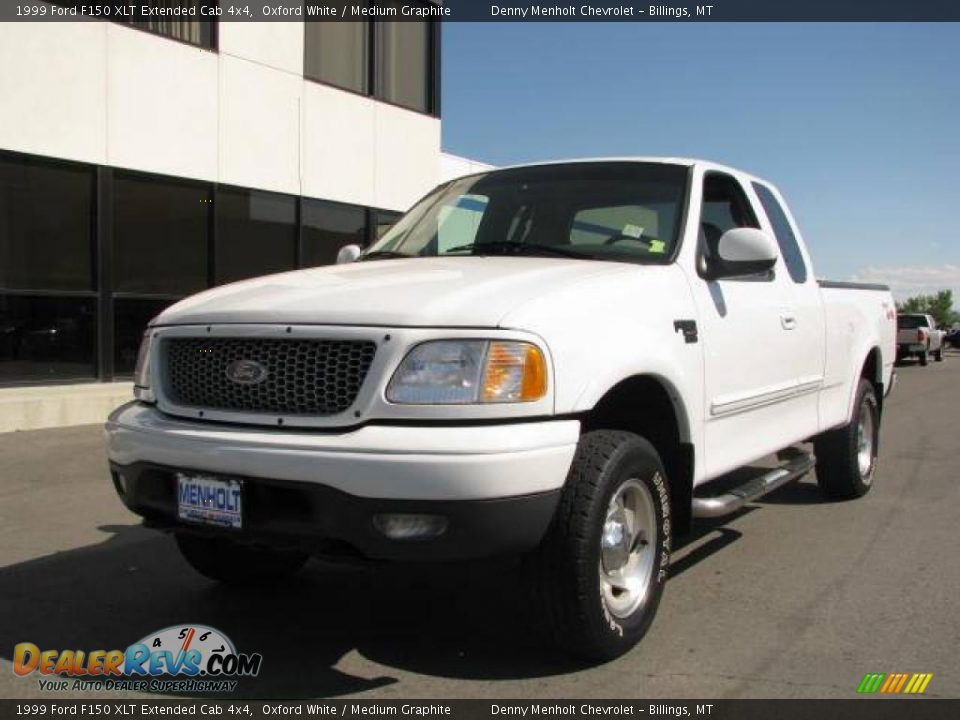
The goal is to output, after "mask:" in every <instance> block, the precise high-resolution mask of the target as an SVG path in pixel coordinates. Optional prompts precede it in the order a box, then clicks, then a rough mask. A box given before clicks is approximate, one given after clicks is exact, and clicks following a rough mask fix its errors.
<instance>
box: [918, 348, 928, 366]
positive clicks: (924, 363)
mask: <svg viewBox="0 0 960 720" xmlns="http://www.w3.org/2000/svg"><path fill="white" fill-rule="evenodd" d="M928 355H929V354H928V353H927V351H926V350H924V351H922V352H920V353H918V354H917V357H918V358H920V365H922V366H923V367H926V366H927V361H928Z"/></svg>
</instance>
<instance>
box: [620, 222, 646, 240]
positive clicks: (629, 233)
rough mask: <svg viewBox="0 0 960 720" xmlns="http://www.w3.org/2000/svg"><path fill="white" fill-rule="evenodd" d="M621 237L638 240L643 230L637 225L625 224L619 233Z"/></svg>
mask: <svg viewBox="0 0 960 720" xmlns="http://www.w3.org/2000/svg"><path fill="white" fill-rule="evenodd" d="M621 235H623V236H624V237H628V238H637V239H639V238H640V236H641V235H643V228H642V227H640V226H639V225H632V224H631V223H627V224H626V225H624V226H623V232H622V233H621Z"/></svg>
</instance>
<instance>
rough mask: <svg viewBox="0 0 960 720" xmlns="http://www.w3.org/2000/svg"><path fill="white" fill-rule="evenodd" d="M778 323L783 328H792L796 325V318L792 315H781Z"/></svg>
mask: <svg viewBox="0 0 960 720" xmlns="http://www.w3.org/2000/svg"><path fill="white" fill-rule="evenodd" d="M780 325H782V326H783V329H784V330H793V329H794V328H795V327H796V326H797V318H796V317H795V316H794V315H781V316H780Z"/></svg>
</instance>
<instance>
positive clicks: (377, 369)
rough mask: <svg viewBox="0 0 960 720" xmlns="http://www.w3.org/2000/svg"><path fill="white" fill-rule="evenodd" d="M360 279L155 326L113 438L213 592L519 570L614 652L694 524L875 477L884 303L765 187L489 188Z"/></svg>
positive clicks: (669, 176) (409, 232) (468, 180)
mask: <svg viewBox="0 0 960 720" xmlns="http://www.w3.org/2000/svg"><path fill="white" fill-rule="evenodd" d="M340 260H342V261H343V262H341V263H340V264H338V265H335V266H331V267H321V268H313V269H308V270H300V271H296V272H289V273H284V274H279V275H272V276H268V277H262V278H258V279H253V280H248V281H243V282H238V283H234V284H231V285H226V286H224V287H219V288H215V289H212V290H209V291H206V292H203V293H200V294H199V295H196V296H194V297H190V298H188V299H186V300H183V301H181V302H179V303H177V304H176V305H174V306H172V307H171V308H169V309H168V310H166V311H165V312H163V313H162V314H161V315H160V316H159V317H157V318H156V319H155V320H153V321H152V322H151V324H150V326H149V328H148V329H147V331H146V334H145V335H144V339H143V345H142V348H141V352H140V359H139V363H138V369H137V372H136V379H135V395H136V400H135V401H133V402H131V403H129V404H127V405H125V406H123V407H121V408H119V409H117V410H116V411H115V412H114V413H113V414H112V415H111V416H110V418H109V421H108V422H107V425H106V433H107V438H108V444H109V458H110V465H111V471H112V477H113V482H114V485H115V487H116V491H117V493H118V494H119V496H120V498H121V499H122V500H123V502H124V503H125V504H126V505H127V507H129V508H130V509H131V510H132V511H134V512H135V513H138V514H139V515H141V516H143V518H145V521H146V523H147V524H148V525H149V526H152V527H157V528H163V529H167V530H171V531H172V532H173V534H174V535H175V537H176V541H177V543H178V544H179V548H180V550H181V551H182V553H183V555H184V556H185V558H186V560H187V561H188V562H189V563H190V564H191V565H192V566H193V567H194V568H195V569H196V570H198V571H199V572H201V573H203V574H204V575H206V576H209V577H211V578H215V579H217V580H220V581H224V582H228V583H248V582H263V581H270V580H275V579H278V578H281V577H283V576H285V575H289V574H290V573H293V572H295V571H296V570H297V569H299V568H300V566H301V565H302V564H303V563H304V561H305V560H306V558H307V557H308V556H309V555H311V554H314V555H320V556H330V557H338V558H348V559H351V558H352V559H357V560H359V561H366V560H373V561H398V562H403V561H406V562H416V561H439V560H463V559H470V558H481V557H487V556H494V555H507V554H517V555H519V556H520V557H522V558H523V563H524V565H525V567H526V577H527V578H528V580H529V590H530V593H531V597H532V598H534V600H535V604H534V606H533V607H535V608H536V613H535V614H536V616H537V617H538V619H539V621H541V623H542V624H543V626H544V627H545V628H546V630H547V631H548V634H549V636H550V637H552V638H554V639H555V640H556V642H557V643H559V644H560V645H561V646H563V647H565V648H567V649H569V650H571V651H573V652H575V653H579V654H581V655H584V656H587V657H591V658H595V659H601V660H603V659H609V658H612V657H615V656H617V655H619V654H621V653H623V652H625V651H626V650H627V649H629V648H630V647H631V646H632V645H633V644H634V643H636V642H637V641H638V639H639V638H640V637H641V636H642V635H643V634H644V633H645V632H646V630H647V628H648V627H649V626H650V623H651V621H652V619H653V617H654V614H655V612H656V609H657V606H658V604H659V602H660V598H661V594H662V592H663V587H664V582H665V580H666V578H667V574H668V565H669V557H670V548H671V542H672V540H673V538H674V537H675V536H676V535H677V534H678V533H683V532H685V531H687V529H688V528H689V526H690V524H691V521H692V519H693V518H697V517H718V516H723V515H726V514H729V513H734V512H736V511H737V510H738V509H740V508H742V507H743V506H744V505H745V504H746V503H748V502H750V501H752V500H754V499H756V498H758V497H760V496H761V495H763V494H765V493H767V492H769V491H771V490H773V489H774V488H776V487H779V486H780V485H782V484H783V483H785V482H788V481H790V480H793V479H795V478H797V477H800V476H801V475H803V474H805V473H806V472H808V471H810V470H811V469H813V468H814V467H816V477H817V480H818V482H819V485H820V487H821V488H822V489H823V491H824V492H825V493H826V495H828V496H829V497H832V498H856V497H859V496H862V495H864V494H866V493H867V492H868V491H869V490H870V487H871V484H872V483H873V480H874V477H875V473H876V464H877V443H878V429H879V423H880V418H881V410H882V407H883V400H884V397H885V396H886V394H887V393H888V392H889V390H890V388H891V387H892V385H893V380H894V377H895V376H894V374H893V363H894V359H895V357H896V311H895V308H894V304H893V300H892V299H891V296H890V293H889V291H888V290H887V289H886V288H885V287H881V286H858V285H852V284H849V283H833V282H825V281H818V280H816V279H815V277H814V274H813V269H812V265H811V261H810V257H809V255H808V253H807V250H806V248H805V246H804V243H803V240H802V239H801V235H800V231H799V230H798V228H797V225H796V223H795V222H794V219H793V217H792V216H791V214H790V212H789V210H788V209H787V206H786V205H785V203H784V201H783V198H782V197H781V196H780V193H779V192H778V191H777V190H776V188H775V187H774V186H773V185H771V184H770V183H768V182H766V181H764V180H761V179H758V178H756V177H752V176H751V175H748V174H746V173H743V172H739V171H737V170H733V169H730V168H726V167H722V166H719V165H715V164H711V163H707V162H702V161H693V160H678V159H649V158H648V159H628V160H602V161H580V162H566V163H556V164H538V165H530V166H523V167H515V168H508V169H502V170H495V171H490V172H484V173H482V174H478V175H472V176H469V177H464V178H461V179H458V180H455V181H452V182H449V183H446V184H444V185H442V186H440V187H439V188H437V189H436V190H434V191H433V192H431V193H430V194H429V195H427V196H426V197H425V198H424V199H423V200H422V201H420V202H419V203H418V204H417V205H415V206H414V207H413V208H412V209H411V210H410V211H409V212H408V213H407V214H406V215H405V216H404V217H403V218H402V219H401V220H400V221H399V222H398V223H397V224H396V225H395V226H394V227H393V228H392V229H391V230H390V231H389V232H388V233H387V234H386V235H385V236H384V237H383V238H382V239H380V240H379V241H378V242H376V243H375V244H373V245H372V246H371V247H369V248H368V249H367V250H366V251H361V250H360V248H358V247H356V246H348V247H346V248H344V249H343V250H342V251H341V257H340ZM808 440H812V442H813V452H811V451H809V450H803V449H801V448H799V447H796V445H797V444H799V443H802V442H804V441H808ZM805 447H809V446H805ZM774 454H777V455H778V463H777V464H776V465H774V466H773V467H769V458H770V457H772V456H773V455H774ZM760 459H766V462H767V463H768V466H767V467H765V468H758V467H757V466H756V462H755V461H758V460H760ZM738 468H741V470H740V471H739V472H738V473H736V474H735V475H730V473H731V471H733V470H735V469H738ZM751 468H754V470H753V471H750V472H747V471H749V470H750V469H751ZM724 476H726V477H724ZM731 477H737V478H738V484H735V485H734V486H731V484H730V483H729V482H728V480H729V479H730V478H731ZM720 478H723V480H722V481H721V482H720V483H714V482H711V481H714V480H717V479H720ZM718 488H719V489H718Z"/></svg>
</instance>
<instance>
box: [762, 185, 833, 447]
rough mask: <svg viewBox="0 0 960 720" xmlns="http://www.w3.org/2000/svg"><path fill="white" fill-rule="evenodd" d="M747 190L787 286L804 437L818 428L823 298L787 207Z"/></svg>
mask: <svg viewBox="0 0 960 720" xmlns="http://www.w3.org/2000/svg"><path fill="white" fill-rule="evenodd" d="M751 189H752V190H753V192H754V194H755V195H756V198H757V200H758V201H759V207H760V209H761V210H762V211H763V215H764V216H765V218H761V220H766V222H762V223H761V224H763V226H764V230H766V231H767V232H769V233H770V234H771V235H773V237H774V238H776V240H777V245H778V246H779V247H780V256H781V258H782V260H783V267H781V268H778V271H779V272H780V274H781V275H785V276H786V278H785V280H787V281H788V282H787V285H788V286H789V302H788V305H787V311H786V313H785V318H786V321H787V322H788V323H789V324H790V325H791V328H792V329H791V333H790V335H791V337H790V338H789V339H788V340H789V344H790V345H791V346H792V347H793V348H794V352H792V353H791V354H790V357H789V360H790V362H791V363H792V364H793V366H794V372H795V374H796V376H797V404H798V405H799V406H800V407H798V408H797V412H802V413H803V414H804V415H805V420H804V422H805V423H807V428H808V429H807V430H805V431H804V433H805V434H807V435H812V434H814V433H815V432H816V431H817V430H819V429H821V423H820V419H819V410H818V408H819V396H820V392H821V390H822V389H823V384H824V368H825V365H826V316H825V315H824V307H823V297H822V295H821V293H820V285H819V284H818V283H817V279H816V278H815V277H813V275H812V274H811V273H810V272H809V271H808V270H807V268H808V267H809V266H810V264H809V262H808V260H807V258H806V257H804V252H803V247H804V246H803V244H802V243H801V242H800V239H799V236H800V233H799V231H798V230H797V227H796V223H795V222H794V221H793V218H791V217H790V215H789V213H788V211H787V208H786V205H785V204H784V203H783V200H782V199H781V198H780V197H779V195H778V194H777V192H776V190H774V189H773V188H771V187H768V186H767V185H764V184H763V183H760V182H756V181H754V182H753V183H751Z"/></svg>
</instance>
